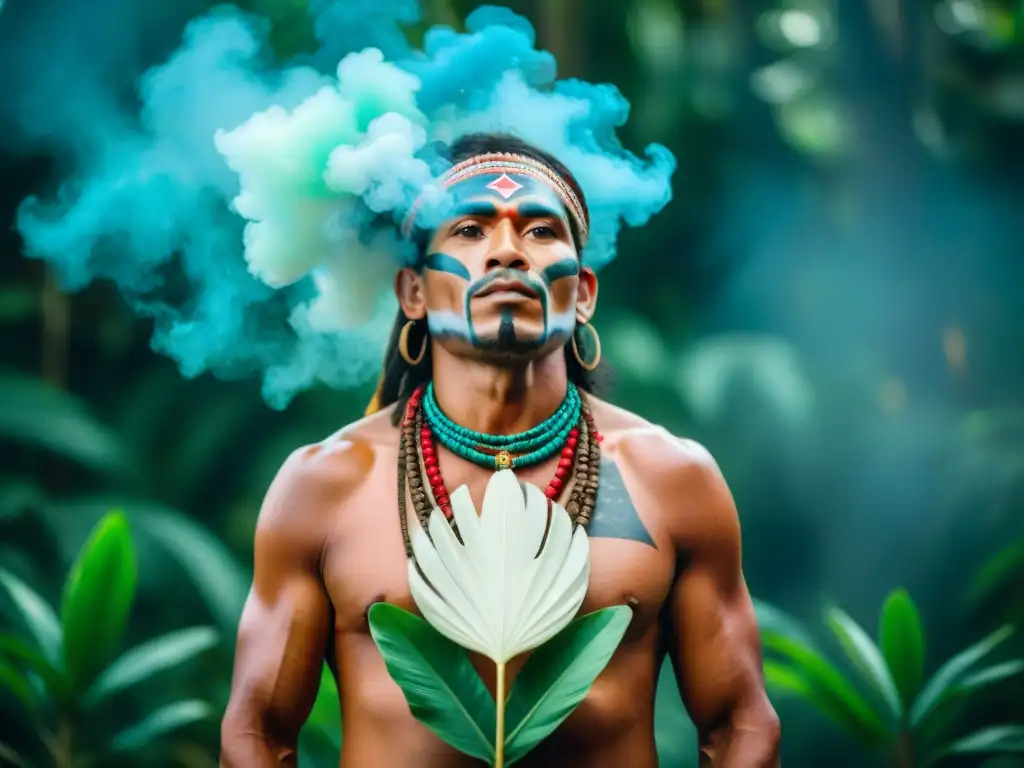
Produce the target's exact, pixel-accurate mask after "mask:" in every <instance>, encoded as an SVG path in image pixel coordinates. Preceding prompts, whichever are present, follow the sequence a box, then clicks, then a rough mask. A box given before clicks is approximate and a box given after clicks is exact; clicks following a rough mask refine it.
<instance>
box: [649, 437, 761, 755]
mask: <svg viewBox="0 0 1024 768" xmlns="http://www.w3.org/2000/svg"><path fill="white" fill-rule="evenodd" d="M667 454H668V455H669V456H671V455H673V454H674V455H675V461H677V462H678V466H677V467H676V468H675V470H674V471H673V472H671V473H670V474H668V475H667V477H668V478H671V479H668V480H667V482H668V483H669V484H670V485H672V486H674V494H673V495H670V496H667V497H666V496H662V498H670V499H682V500H684V501H683V502H682V507H681V508H677V509H676V510H675V512H674V514H673V520H674V524H675V525H676V526H677V530H676V539H677V542H678V553H679V555H678V556H679V558H680V562H679V575H678V576H677V579H676V583H675V585H674V589H673V594H672V598H671V600H672V602H671V605H670V606H669V608H670V616H671V627H672V634H673V637H672V642H671V646H670V654H671V658H672V662H673V666H674V668H675V671H676V677H677V680H678V682H679V690H680V693H681V694H682V697H683V701H684V702H685V703H686V707H687V710H688V711H689V714H690V717H691V719H692V720H693V722H694V724H695V725H696V726H697V731H698V735H699V738H700V753H701V754H700V764H701V766H713V767H714V768H775V767H776V766H778V765H779V738H780V734H779V721H778V717H777V716H776V714H775V711H774V709H773V708H772V706H771V704H770V702H769V701H768V697H767V695H766V693H765V688H764V676H763V672H762V666H761V643H760V637H759V634H758V628H757V621H756V619H755V616H754V608H753V604H752V602H751V599H750V593H749V592H748V591H747V585H746V582H745V581H744V578H743V571H742V565H741V556H740V526H739V519H738V516H737V514H736V507H735V504H734V503H733V500H732V495H731V494H730V492H729V489H728V487H727V486H726V484H725V480H724V479H723V478H722V475H721V473H720V472H719V470H718V467H717V466H716V465H715V463H714V461H713V459H712V458H711V456H710V455H708V453H707V452H706V451H705V450H704V449H703V448H701V447H700V446H698V445H696V444H694V443H690V442H685V441H678V442H676V443H675V446H674V450H671V451H668V452H667Z"/></svg>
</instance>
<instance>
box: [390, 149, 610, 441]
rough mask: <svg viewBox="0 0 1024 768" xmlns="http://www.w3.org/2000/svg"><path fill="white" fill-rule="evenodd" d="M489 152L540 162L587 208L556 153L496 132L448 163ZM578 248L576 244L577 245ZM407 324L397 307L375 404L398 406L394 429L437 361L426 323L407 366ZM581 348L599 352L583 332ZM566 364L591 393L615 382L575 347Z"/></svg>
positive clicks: (413, 332)
mask: <svg viewBox="0 0 1024 768" xmlns="http://www.w3.org/2000/svg"><path fill="white" fill-rule="evenodd" d="M491 152H508V153H514V154H517V155H526V156H527V157H530V158H533V159H534V160H538V161H540V162H542V163H544V164H545V165H547V166H548V167H549V168H551V169H552V170H554V171H555V172H556V173H557V174H558V175H559V176H561V177H562V178H563V179H565V181H566V182H567V183H568V184H569V186H571V187H572V190H573V192H575V193H576V196H577V197H578V198H579V200H580V202H581V203H582V204H583V205H584V206H586V199H585V198H584V195H583V190H582V189H581V188H580V185H579V182H577V181H576V178H575V177H574V176H573V175H572V173H570V172H569V169H568V168H566V167H565V166H564V165H563V164H562V163H561V162H559V160H558V159H557V158H555V157H553V156H552V155H550V154H548V153H547V152H544V151H543V150H540V149H537V148H536V147H534V146H532V145H531V144H527V143H526V142H525V141H523V140H522V139H518V138H516V137H515V136H508V135H505V134H498V133H473V134H468V135H466V136H463V137H462V138H460V139H459V140H457V141H456V142H455V143H454V144H452V146H451V148H450V149H449V151H448V153H447V154H448V159H449V160H450V161H451V162H452V163H458V162H461V161H463V160H466V159H468V158H470V157H475V156H477V155H483V154H488V153H491ZM570 225H571V227H572V236H573V240H574V241H575V242H576V243H577V244H578V243H579V232H578V231H577V227H576V223H575V221H572V217H570ZM416 246H417V248H418V249H419V250H420V251H421V253H420V256H421V257H423V256H424V255H425V250H426V247H427V237H426V236H425V234H424V233H421V234H420V236H419V237H417V238H416ZM577 249H578V245H577ZM408 322H409V318H408V317H406V315H405V313H404V312H403V311H402V310H401V309H399V310H398V316H397V317H396V318H395V324H394V327H392V329H391V337H390V338H389V339H388V346H387V349H386V350H385V352H384V367H383V371H382V373H381V379H380V383H379V385H378V387H377V394H376V402H375V403H374V405H375V406H376V408H377V409H383V408H385V407H387V406H389V405H391V404H392V403H400V404H402V407H399V408H396V409H395V411H394V413H393V414H392V417H391V420H392V423H393V424H395V425H396V426H397V425H398V423H399V422H400V420H401V417H402V413H403V411H404V410H405V408H404V403H405V401H406V400H408V398H409V396H410V395H411V394H412V393H413V391H414V390H415V389H416V387H418V386H419V385H420V384H424V383H426V382H428V381H430V377H431V376H432V375H433V362H432V359H431V350H430V342H429V340H428V339H427V331H426V325H427V324H426V322H425V321H423V322H419V323H416V324H415V326H413V327H412V328H410V332H409V338H408V352H409V354H410V355H411V356H412V357H413V358H414V359H415V358H416V357H418V356H419V352H420V350H421V349H422V350H423V351H424V352H423V358H422V359H421V360H420V361H419V362H418V363H417V364H416V365H409V364H408V363H407V362H405V360H404V359H403V358H402V356H401V354H399V352H398V342H399V339H400V338H401V334H402V328H404V327H405V325H406V324H407V323H408ZM577 341H578V343H579V346H580V353H581V354H582V355H584V357H585V358H590V357H592V356H593V354H594V352H595V350H594V349H593V347H592V346H591V344H590V341H591V337H590V334H588V333H581V334H579V336H578V339H577ZM564 354H565V366H566V369H567V371H568V376H569V381H571V382H572V383H573V384H575V385H576V386H577V387H579V388H580V389H582V390H584V391H586V392H590V393H592V394H599V393H600V392H602V391H603V390H605V389H607V388H608V387H609V386H610V384H611V378H612V374H611V369H610V368H609V366H608V365H607V364H605V363H603V362H602V363H601V364H600V365H598V367H597V368H596V369H594V370H593V371H588V370H586V369H585V368H584V367H583V366H582V365H580V363H579V361H578V360H577V359H576V355H574V354H573V351H572V344H566V345H565V350H564Z"/></svg>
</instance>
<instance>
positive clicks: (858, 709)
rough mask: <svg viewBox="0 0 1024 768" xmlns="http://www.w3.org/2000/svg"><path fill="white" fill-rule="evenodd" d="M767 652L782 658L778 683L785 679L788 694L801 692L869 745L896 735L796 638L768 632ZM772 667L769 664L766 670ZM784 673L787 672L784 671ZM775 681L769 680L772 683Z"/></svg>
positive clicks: (828, 664)
mask: <svg viewBox="0 0 1024 768" xmlns="http://www.w3.org/2000/svg"><path fill="white" fill-rule="evenodd" d="M762 641H763V643H764V647H765V650H767V651H771V652H774V653H776V654H778V655H779V656H781V657H782V661H783V662H784V663H783V664H780V665H779V666H777V667H775V669H774V672H777V673H778V674H774V673H773V677H774V678H775V680H776V682H778V680H779V679H780V678H783V679H784V682H785V683H786V687H785V688H784V690H785V691H786V692H788V693H797V694H799V695H800V696H801V697H802V698H803V699H804V700H805V701H807V702H808V703H809V704H811V705H813V706H814V707H816V708H817V709H818V710H819V711H821V713H822V714H823V715H825V716H826V717H828V718H829V719H831V720H832V721H833V722H834V723H835V724H836V725H838V726H839V727H840V728H842V729H843V730H845V731H847V732H848V733H849V734H850V735H852V736H853V737H854V738H856V739H857V740H858V741H860V742H862V743H864V744H866V745H877V744H887V743H889V742H891V741H892V739H893V738H894V734H893V732H892V730H891V729H890V728H888V727H887V726H886V723H885V721H884V720H883V719H882V718H881V717H880V716H879V714H878V712H877V711H876V710H875V708H874V707H872V706H871V704H870V703H869V702H868V700H867V699H865V698H864V696H863V695H862V694H861V693H860V692H859V691H858V690H857V689H856V688H855V687H854V686H853V685H852V684H851V683H850V681H849V680H847V679H846V678H845V677H844V676H843V674H842V673H841V672H840V671H839V670H838V669H836V668H835V666H833V665H832V663H831V662H829V661H828V660H827V659H826V658H825V657H824V656H822V655H820V654H819V653H818V652H817V651H815V650H813V649H812V648H809V647H808V646H806V645H804V644H803V643H800V642H798V641H796V640H794V639H792V638H789V637H783V636H780V635H776V634H774V633H772V632H767V633H765V634H764V635H763V638H762ZM769 669H772V667H771V666H770V665H769V664H768V662H766V671H767V670H769ZM783 670H785V671H784V672H783ZM770 682H771V680H769V683H770Z"/></svg>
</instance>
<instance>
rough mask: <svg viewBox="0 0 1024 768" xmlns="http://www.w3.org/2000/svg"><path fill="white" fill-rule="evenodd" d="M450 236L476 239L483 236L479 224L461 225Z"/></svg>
mask: <svg viewBox="0 0 1024 768" xmlns="http://www.w3.org/2000/svg"><path fill="white" fill-rule="evenodd" d="M452 234H454V235H455V236H456V237H469V238H478V237H482V236H483V234H484V230H483V229H482V228H481V226H480V225H479V224H463V225H462V226H461V227H459V228H458V229H456V230H455V232H453V233H452Z"/></svg>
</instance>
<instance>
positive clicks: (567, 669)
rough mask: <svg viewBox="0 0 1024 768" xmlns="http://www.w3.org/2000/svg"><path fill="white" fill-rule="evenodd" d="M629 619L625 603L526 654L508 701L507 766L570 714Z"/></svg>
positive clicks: (590, 617) (584, 620) (591, 616)
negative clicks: (527, 656)
mask: <svg viewBox="0 0 1024 768" xmlns="http://www.w3.org/2000/svg"><path fill="white" fill-rule="evenodd" d="M632 617H633V612H632V610H631V609H630V608H629V607H628V606H625V605H620V606H616V607H614V608H605V609H603V610H600V611H595V612H594V613H591V614H588V615H586V616H582V617H580V618H578V619H576V620H574V621H573V622H572V623H571V624H569V625H568V626H567V627H566V628H565V629H563V630H562V631H561V632H559V633H558V634H557V635H555V636H554V637H553V638H551V639H550V640H548V642H546V643H545V644H544V645H542V646H540V647H539V648H538V649H537V650H535V651H534V652H533V653H532V654H531V655H530V657H529V658H528V659H527V661H526V663H525V664H524V665H523V668H522V669H521V670H520V671H519V674H518V675H516V679H515V683H514V684H513V686H512V693H511V694H510V696H509V700H508V705H507V707H508V709H507V713H506V723H507V724H508V725H507V727H508V736H507V740H506V745H505V750H506V751H505V764H506V765H512V764H513V763H514V762H516V761H517V760H520V759H522V758H523V757H524V756H525V755H526V754H527V753H528V752H529V751H530V750H531V749H533V748H534V747H535V746H537V744H539V743H540V742H541V741H542V740H543V739H545V738H546V737H547V736H548V735H549V734H550V733H551V732H552V731H554V730H555V728H557V727H558V726H559V725H561V724H562V722H563V721H564V720H565V718H567V717H568V716H569V715H570V714H572V711H573V710H574V709H576V707H577V706H578V705H579V703H580V702H581V701H583V699H584V698H585V697H586V695H587V692H588V691H589V690H590V687H591V685H593V683H594V680H596V679H597V676H598V675H600V674H601V672H602V671H603V670H604V668H605V667H606V666H607V665H608V662H609V661H610V660H611V657H612V654H614V653H615V649H616V648H618V647H619V643H620V642H621V641H622V636H623V635H624V634H625V633H626V629H627V628H628V627H629V622H630V620H631V619H632Z"/></svg>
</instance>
